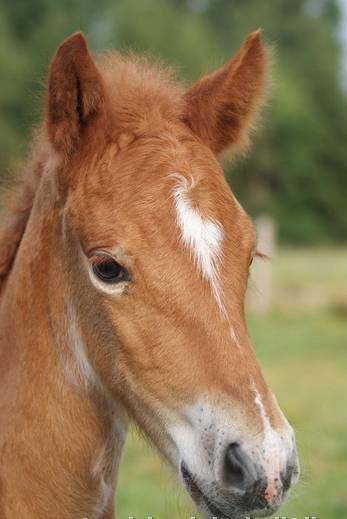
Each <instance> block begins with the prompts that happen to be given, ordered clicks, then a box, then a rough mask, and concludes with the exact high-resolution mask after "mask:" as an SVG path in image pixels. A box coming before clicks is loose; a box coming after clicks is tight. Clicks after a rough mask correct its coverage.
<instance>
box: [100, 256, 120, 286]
mask: <svg viewBox="0 0 347 519" xmlns="http://www.w3.org/2000/svg"><path fill="white" fill-rule="evenodd" d="M94 272H95V274H96V275H97V276H98V277H99V278H101V279H103V280H104V281H114V280H116V279H118V278H119V277H121V273H122V267H121V266H120V265H119V264H118V263H117V262H116V261H114V260H113V259H105V260H103V261H101V262H100V263H97V264H96V265H94Z"/></svg>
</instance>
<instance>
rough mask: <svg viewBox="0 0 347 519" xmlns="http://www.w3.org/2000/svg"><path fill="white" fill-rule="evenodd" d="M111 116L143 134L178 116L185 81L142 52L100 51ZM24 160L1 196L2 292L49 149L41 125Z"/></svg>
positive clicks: (129, 128) (128, 128)
mask: <svg viewBox="0 0 347 519" xmlns="http://www.w3.org/2000/svg"><path fill="white" fill-rule="evenodd" d="M95 58H96V63H97V66H98V68H99V70H100V72H101V74H102V77H103V80H104V84H105V93H106V97H107V99H108V105H109V110H110V116H111V117H113V118H114V124H115V125H116V126H118V127H120V128H124V129H127V130H129V131H133V132H135V133H139V132H140V133H141V131H142V130H143V129H144V128H148V127H150V126H151V124H153V123H154V122H155V121H156V119H158V118H160V119H161V120H168V121H170V120H173V119H177V118H178V117H179V115H180V113H181V110H182V103H183V86H182V85H181V84H180V83H178V82H176V81H175V79H174V74H173V71H172V70H170V69H169V68H167V67H165V66H163V65H162V64H161V63H159V62H158V61H155V60H153V59H152V58H149V57H146V56H135V55H131V54H130V55H121V54H117V53H103V54H99V55H96V56H95ZM30 150H31V151H30V153H29V156H28V158H27V160H26V161H25V162H23V164H22V165H21V166H20V167H18V168H17V169H16V172H15V174H14V175H12V176H11V178H10V181H9V182H6V184H7V185H6V186H5V187H4V188H3V193H2V195H1V198H0V207H1V223H0V291H1V288H2V286H3V284H4V281H5V279H6V277H7V276H8V274H9V272H10V270H11V267H12V265H13V263H14V260H15V257H16V253H17V250H18V247H19V245H20V242H21V240H22V237H23V235H24V232H25V229H26V225H27V222H28V219H29V216H30V213H31V209H32V206H33V203H34V199H35V195H36V191H37V188H38V185H39V183H40V180H41V177H42V174H43V171H44V167H45V164H46V162H47V160H48V158H49V156H50V154H51V153H52V151H51V148H50V144H49V142H48V138H47V134H46V128H45V124H44V123H43V124H42V126H41V128H40V129H39V130H38V131H37V132H36V133H35V135H34V138H33V139H32V144H31V147H30Z"/></svg>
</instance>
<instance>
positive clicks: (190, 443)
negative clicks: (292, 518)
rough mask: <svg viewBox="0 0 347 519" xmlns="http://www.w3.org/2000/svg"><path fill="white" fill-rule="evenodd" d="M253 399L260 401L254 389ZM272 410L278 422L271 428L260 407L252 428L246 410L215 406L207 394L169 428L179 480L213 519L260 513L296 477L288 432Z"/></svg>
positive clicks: (268, 510) (272, 508)
mask: <svg viewBox="0 0 347 519" xmlns="http://www.w3.org/2000/svg"><path fill="white" fill-rule="evenodd" d="M256 401H257V402H258V403H260V402H261V400H260V397H259V395H258V394H257V396H256ZM273 403H274V405H275V400H273ZM276 405H277V404H276ZM256 407H257V404H256ZM276 409H277V412H278V414H279V416H280V417H281V418H282V420H283V421H282V422H281V426H279V427H278V428H276V429H275V428H273V427H272V426H271V424H270V422H269V421H268V419H267V416H266V415H262V414H261V412H263V408H262V407H260V408H259V410H260V411H261V412H260V413H259V415H258V416H257V417H256V419H257V420H258V423H259V426H257V427H254V424H252V417H251V414H249V413H248V414H246V413H245V411H244V410H240V412H238V411H237V406H236V405H235V404H233V405H231V406H230V407H229V408H227V407H225V406H223V407H220V408H219V406H218V403H217V400H213V399H212V398H211V397H210V398H209V402H206V401H205V402H203V401H199V402H198V403H197V404H196V405H195V406H193V407H192V408H191V409H190V410H189V411H188V413H187V416H189V419H188V420H187V423H186V425H184V426H181V427H179V428H177V429H175V430H173V435H172V436H173V439H174V441H175V443H176V445H177V447H178V451H179V455H180V461H179V466H178V470H179V473H180V476H181V480H182V483H183V485H184V487H185V488H186V489H187V491H188V493H189V494H190V496H191V498H192V499H193V501H194V503H195V504H196V506H197V508H198V510H199V512H200V513H202V514H203V515H205V516H206V517H211V518H212V517H217V518H218V519H241V518H242V519H245V518H246V517H265V516H269V515H271V514H273V513H274V512H276V511H277V510H278V509H279V508H280V506H281V505H282V504H283V502H284V500H285V499H286V497H287V495H288V493H289V490H290V488H291V487H292V486H294V485H295V484H296V482H297V481H298V477H299V462H298V456H297V450H296V444H295V436H294V432H293V430H292V428H291V427H290V425H289V424H288V422H287V421H286V419H285V418H284V417H283V415H282V413H281V411H280V409H279V408H278V407H276ZM235 439H236V441H235Z"/></svg>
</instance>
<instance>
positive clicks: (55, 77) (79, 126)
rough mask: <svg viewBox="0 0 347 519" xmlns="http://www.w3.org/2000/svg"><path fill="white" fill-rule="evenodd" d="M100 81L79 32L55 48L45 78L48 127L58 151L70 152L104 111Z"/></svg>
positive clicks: (51, 139) (52, 141)
mask: <svg viewBox="0 0 347 519" xmlns="http://www.w3.org/2000/svg"><path fill="white" fill-rule="evenodd" d="M104 105H105V100H104V87H103V81H102V78H101V75H100V72H99V71H98V69H97V67H96V65H95V63H94V61H93V58H92V57H91V55H90V53H89V51H88V47H87V42H86V40H85V38H84V36H83V34H82V33H80V32H78V33H75V34H73V35H72V36H70V37H69V38H68V39H67V40H65V41H64V42H63V43H62V45H61V46H60V47H59V48H58V50H57V52H56V54H55V56H54V58H53V60H52V63H51V67H50V73H49V80H48V107H47V109H48V113H47V129H48V135H49V139H50V141H51V143H52V145H53V146H54V148H55V149H56V150H57V151H61V152H63V153H66V154H70V153H71V152H73V151H74V150H75V149H77V148H78V147H79V146H80V144H81V143H82V141H83V138H84V136H85V133H86V130H87V129H88V128H90V127H92V126H93V125H95V123H96V121H97V119H99V118H100V116H102V115H103V114H104V109H105V108H104Z"/></svg>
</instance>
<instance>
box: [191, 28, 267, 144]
mask: <svg viewBox="0 0 347 519" xmlns="http://www.w3.org/2000/svg"><path fill="white" fill-rule="evenodd" d="M266 54H267V53H266V49H265V48H264V45H263V44H262V42H261V32H260V31H256V32H254V33H252V34H250V35H249V37H248V38H247V40H246V42H245V43H244V45H243V47H242V48H241V49H240V51H239V52H238V54H237V55H236V56H235V58H234V59H233V60H231V61H230V62H229V63H227V64H226V65H225V66H224V67H222V68H220V69H218V70H216V71H215V72H213V73H212V74H209V75H207V76H204V77H202V78H201V79H200V80H199V81H198V82H197V83H196V84H195V85H193V86H192V87H191V88H190V89H189V90H188V91H187V92H186V94H185V112H184V116H183V120H184V122H185V123H186V124H187V125H188V126H189V127H190V128H191V129H192V131H193V132H194V133H195V134H196V135H198V137H199V138H200V139H201V140H202V141H203V142H204V143H205V144H207V146H209V147H210V148H211V150H212V151H213V152H214V153H216V154H218V153H221V152H223V151H226V150H232V149H235V148H238V147H242V146H244V145H245V144H247V141H248V134H249V131H250V129H251V127H252V123H253V121H254V118H255V115H256V114H257V112H258V110H259V108H260V107H261V104H262V101H263V99H264V94H265V90H266V69H267V56H266Z"/></svg>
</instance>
